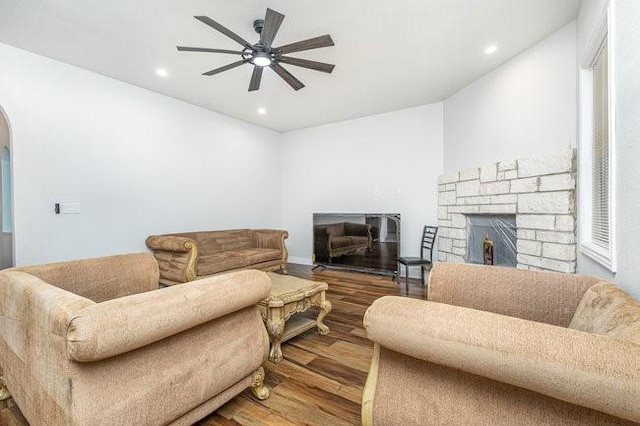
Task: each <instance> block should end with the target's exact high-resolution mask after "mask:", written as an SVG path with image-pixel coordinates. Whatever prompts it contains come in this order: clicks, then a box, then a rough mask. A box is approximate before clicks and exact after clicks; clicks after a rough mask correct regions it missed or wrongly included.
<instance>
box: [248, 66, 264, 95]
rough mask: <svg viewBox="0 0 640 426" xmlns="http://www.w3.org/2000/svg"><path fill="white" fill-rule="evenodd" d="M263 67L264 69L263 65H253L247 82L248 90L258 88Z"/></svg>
mask: <svg viewBox="0 0 640 426" xmlns="http://www.w3.org/2000/svg"><path fill="white" fill-rule="evenodd" d="M263 69H264V68H263V67H259V66H254V67H253V74H251V82H250V83H249V91H250V92H253V91H254V90H258V89H260V80H262V70H263Z"/></svg>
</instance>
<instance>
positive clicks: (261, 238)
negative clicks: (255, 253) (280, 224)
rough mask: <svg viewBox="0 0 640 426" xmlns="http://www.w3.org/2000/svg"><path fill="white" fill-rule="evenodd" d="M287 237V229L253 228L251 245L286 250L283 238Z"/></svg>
mask: <svg viewBox="0 0 640 426" xmlns="http://www.w3.org/2000/svg"><path fill="white" fill-rule="evenodd" d="M288 237H289V233H288V232H287V231H282V230H279V229H255V230H253V246H254V247H255V248H271V249H278V250H282V251H286V248H285V245H284V240H285V239H287V238H288Z"/></svg>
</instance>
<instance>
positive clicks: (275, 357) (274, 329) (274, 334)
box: [267, 308, 284, 362]
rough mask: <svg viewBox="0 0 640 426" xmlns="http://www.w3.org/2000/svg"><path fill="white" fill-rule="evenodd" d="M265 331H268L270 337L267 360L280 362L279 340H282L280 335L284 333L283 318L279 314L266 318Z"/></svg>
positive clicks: (280, 349)
mask: <svg viewBox="0 0 640 426" xmlns="http://www.w3.org/2000/svg"><path fill="white" fill-rule="evenodd" d="M272 311H273V308H272ZM267 331H268V332H269V337H271V350H270V351H269V361H271V362H280V361H282V348H281V346H280V342H281V340H282V335H283V334H284V319H283V318H280V315H278V318H269V319H268V320H267Z"/></svg>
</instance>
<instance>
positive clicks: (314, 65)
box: [276, 56, 335, 74]
mask: <svg viewBox="0 0 640 426" xmlns="http://www.w3.org/2000/svg"><path fill="white" fill-rule="evenodd" d="M276 60H277V61H279V62H282V63H284V64H289V65H295V66H296V67H302V68H309V69H312V70H316V71H322V72H326V73H328V74H331V71H333V68H334V67H335V65H333V64H325V63H324V62H316V61H309V60H307V59H300V58H292V57H291V56H278V57H276Z"/></svg>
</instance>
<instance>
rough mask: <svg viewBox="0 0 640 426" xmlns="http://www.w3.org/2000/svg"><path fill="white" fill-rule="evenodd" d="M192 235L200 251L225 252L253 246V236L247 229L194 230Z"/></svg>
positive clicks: (208, 252)
mask: <svg viewBox="0 0 640 426" xmlns="http://www.w3.org/2000/svg"><path fill="white" fill-rule="evenodd" d="M193 235H194V237H193V239H195V240H196V243H197V245H198V251H199V252H200V253H205V254H211V253H225V252H228V251H235V250H244V249H248V248H251V247H253V236H252V234H251V232H250V231H249V230H248V229H234V230H230V231H207V232H196V233H194V234H193Z"/></svg>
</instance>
